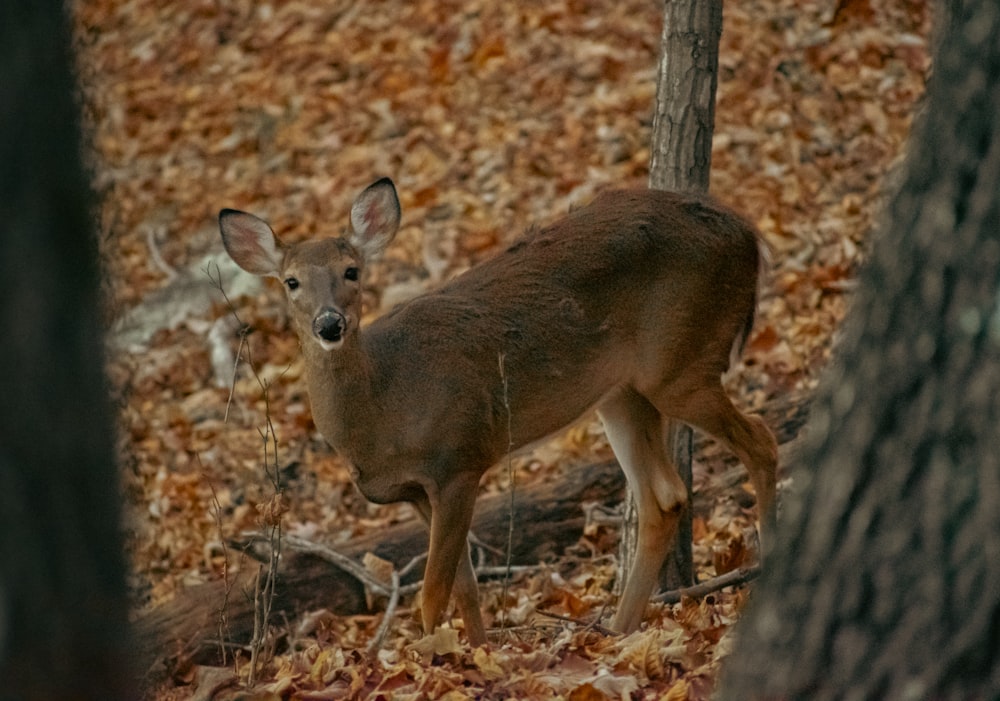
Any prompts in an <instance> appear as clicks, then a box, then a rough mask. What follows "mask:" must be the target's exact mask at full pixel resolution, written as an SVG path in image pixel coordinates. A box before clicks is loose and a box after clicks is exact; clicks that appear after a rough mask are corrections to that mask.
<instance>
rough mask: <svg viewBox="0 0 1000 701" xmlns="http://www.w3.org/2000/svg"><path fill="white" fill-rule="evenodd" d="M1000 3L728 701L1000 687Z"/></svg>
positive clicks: (914, 144) (941, 112)
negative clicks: (999, 117) (999, 295)
mask: <svg viewBox="0 0 1000 701" xmlns="http://www.w3.org/2000/svg"><path fill="white" fill-rule="evenodd" d="M998 115H1000V11H998V8H997V4H996V3H995V2H992V1H987V0H980V1H979V2H972V1H969V2H965V3H963V4H962V8H961V9H960V10H957V14H956V16H955V17H954V18H953V21H952V22H950V23H949V27H948V28H947V30H946V32H945V36H944V37H943V39H942V41H941V43H940V45H939V52H938V55H937V57H936V61H935V64H934V75H933V77H932V79H931V82H930V86H929V99H928V105H927V112H926V114H925V115H924V117H923V119H922V123H921V124H920V125H919V127H918V129H917V130H916V131H915V133H914V137H913V138H912V140H911V147H910V149H911V152H910V154H909V160H908V162H907V165H906V173H905V179H904V181H903V183H902V185H901V188H900V190H899V192H898V194H897V195H896V196H895V197H894V199H893V201H892V204H891V207H890V210H889V215H890V216H889V220H890V225H889V227H888V230H887V231H886V232H885V234H884V235H883V236H882V237H881V238H880V239H879V240H878V241H877V242H876V247H875V252H874V255H873V259H872V261H871V263H870V264H869V265H868V267H867V269H866V270H865V271H864V273H863V274H862V281H861V287H860V290H859V292H858V296H857V299H856V300H855V303H854V311H853V316H852V318H851V322H850V324H849V327H848V329H849V330H848V332H847V335H846V337H845V339H844V341H843V343H842V345H841V348H840V351H839V358H840V360H839V361H838V362H837V364H836V366H835V367H834V369H833V370H832V371H831V372H830V374H829V376H828V377H827V378H826V383H825V389H824V390H823V391H822V393H821V396H820V397H819V398H818V399H817V401H816V403H815V405H814V407H813V413H812V416H813V419H812V422H811V429H810V431H811V437H810V438H809V439H808V440H809V446H808V448H807V451H806V454H805V455H804V456H803V459H802V461H801V464H802V465H803V466H808V469H800V470H798V471H797V472H796V473H794V491H795V492H796V493H795V494H794V495H791V496H789V497H788V498H786V504H785V510H784V514H783V518H782V521H783V523H782V524H781V530H780V532H779V535H778V543H777V548H776V551H775V553H774V557H773V558H771V559H770V560H769V561H768V562H767V563H766V566H765V573H764V577H763V579H762V581H761V582H760V584H759V586H758V589H757V591H755V592H754V601H753V603H752V606H751V608H750V610H749V611H748V612H747V615H746V617H745V619H744V620H743V621H742V622H741V624H740V627H739V634H738V643H737V646H736V650H735V651H734V653H733V655H732V658H731V659H730V660H729V662H728V663H727V665H726V669H725V673H724V681H723V689H724V693H723V694H722V698H723V699H741V700H743V699H797V698H808V699H811V700H813V701H821V700H822V699H842V698H858V699H862V698H863V699H876V698H877V699H986V698H996V697H997V693H998V692H997V690H998V689H1000V450H998V431H1000V297H998V293H1000V194H998V193H1000V120H998V118H997V116H998Z"/></svg>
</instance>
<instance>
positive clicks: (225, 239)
mask: <svg viewBox="0 0 1000 701" xmlns="http://www.w3.org/2000/svg"><path fill="white" fill-rule="evenodd" d="M219 231H220V232H222V243H223V245H225V247H226V252H227V253H228V254H229V257H230V258H232V259H233V261H235V263H236V265H238V266H240V267H241V268H243V269H244V270H246V271H247V272H248V273H253V274H254V275H270V276H272V277H278V276H279V273H280V270H281V261H282V252H281V243H280V242H279V241H278V239H277V237H276V236H275V235H274V232H273V231H272V230H271V227H270V226H268V224H267V222H266V221H264V220H263V219H261V218H260V217H255V216H254V215H252V214H247V213H246V212H241V211H239V210H236V209H223V210H222V211H221V212H219Z"/></svg>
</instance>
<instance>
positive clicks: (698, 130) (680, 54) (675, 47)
mask: <svg viewBox="0 0 1000 701" xmlns="http://www.w3.org/2000/svg"><path fill="white" fill-rule="evenodd" d="M663 8H664V9H663V38H662V42H661V45H660V66H659V72H658V78H657V86H656V111H655V113H654V115H653V137H652V145H651V151H652V162H651V164H650V168H649V185H650V187H654V188H657V189H661V190H699V191H707V190H708V178H709V171H710V167H711V164H712V132H713V130H714V128H715V88H716V83H717V80H718V72H719V37H721V36H722V0H678V1H671V0H668V1H667V2H664V4H663Z"/></svg>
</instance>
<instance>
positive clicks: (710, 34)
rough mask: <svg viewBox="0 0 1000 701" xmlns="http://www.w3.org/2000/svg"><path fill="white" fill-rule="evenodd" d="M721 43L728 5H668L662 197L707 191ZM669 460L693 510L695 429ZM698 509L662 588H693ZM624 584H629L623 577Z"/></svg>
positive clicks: (680, 434) (658, 156) (654, 177)
mask: <svg viewBox="0 0 1000 701" xmlns="http://www.w3.org/2000/svg"><path fill="white" fill-rule="evenodd" d="M721 35H722V0H665V2H664V5H663V36H662V40H661V44H660V65H659V71H658V77H657V85H656V109H655V113H654V115H653V135H652V143H651V152H652V156H651V163H650V167H649V186H650V187H652V188H656V189H661V190H678V191H692V190H694V191H701V192H705V191H707V190H708V181H709V172H710V169H711V163H712V131H713V129H714V126H715V89H716V84H717V80H718V67H719V37H720V36H721ZM667 433H668V435H669V436H670V439H669V442H670V446H669V448H670V453H671V454H672V455H673V459H674V463H675V464H676V465H677V470H678V472H679V473H680V475H681V479H682V480H684V484H685V485H686V486H687V491H688V503H689V504H690V503H691V497H692V494H691V482H692V477H691V461H692V457H691V443H692V436H691V429H690V427H688V426H685V425H683V424H674V425H673V426H672V429H671V430H670V431H668V432H667ZM625 523H626V525H625V528H624V533H623V537H622V543H623V547H622V550H621V551H622V556H621V558H620V560H621V565H620V571H621V572H622V573H624V572H627V571H628V567H629V566H630V564H631V559H632V552H633V548H634V543H635V534H636V531H637V524H636V522H635V508H634V505H633V503H632V500H631V498H630V499H629V504H628V506H627V507H626V519H625ZM691 538H692V528H691V509H690V508H689V509H687V511H686V512H685V514H684V516H683V517H682V519H681V523H680V527H679V528H678V533H677V545H676V547H675V548H674V552H673V554H672V555H671V556H670V557H669V558H668V560H667V562H666V563H665V565H664V568H663V571H662V572H661V577H660V581H661V585H662V586H663V587H664V588H668V589H675V588H678V587H684V586H689V585H691V584H693V583H694V566H693V564H692V561H691ZM619 579H622V578H621V577H620V578H619Z"/></svg>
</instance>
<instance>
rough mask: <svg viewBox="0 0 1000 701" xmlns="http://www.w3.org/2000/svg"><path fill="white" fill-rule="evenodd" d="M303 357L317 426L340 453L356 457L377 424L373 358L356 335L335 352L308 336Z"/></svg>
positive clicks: (350, 458) (348, 456)
mask: <svg viewBox="0 0 1000 701" xmlns="http://www.w3.org/2000/svg"><path fill="white" fill-rule="evenodd" d="M303 356H304V358H305V372H306V382H307V384H308V387H309V400H310V403H311V404H312V413H313V421H314V422H315V424H316V428H318V429H319V431H320V433H322V434H323V437H324V438H325V439H326V441H327V442H328V443H330V445H332V446H333V447H334V448H336V449H337V451H338V452H340V453H341V454H343V455H344V456H345V457H347V458H348V459H349V460H356V459H357V458H358V457H359V453H362V452H364V449H365V441H366V440H368V437H369V436H370V435H371V430H370V427H371V425H372V424H375V425H377V424H378V420H377V417H376V416H373V412H375V411H376V409H375V402H374V400H373V391H372V386H373V385H372V382H373V364H372V362H371V358H370V357H369V356H368V355H367V354H366V353H365V352H364V350H363V348H362V345H361V343H360V338H359V337H358V336H357V335H355V336H354V337H352V338H349V339H347V341H346V342H345V343H344V345H343V347H341V348H338V349H336V350H332V351H325V350H323V349H322V348H320V347H319V345H318V344H316V343H315V342H314V341H312V340H311V339H308V340H306V341H305V342H304V343H303ZM366 426H368V427H369V429H368V430H367V431H366V430H365V427H366Z"/></svg>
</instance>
